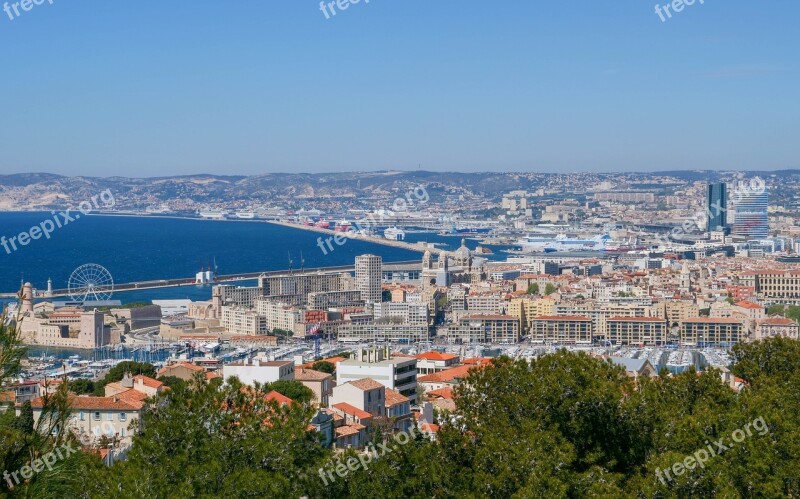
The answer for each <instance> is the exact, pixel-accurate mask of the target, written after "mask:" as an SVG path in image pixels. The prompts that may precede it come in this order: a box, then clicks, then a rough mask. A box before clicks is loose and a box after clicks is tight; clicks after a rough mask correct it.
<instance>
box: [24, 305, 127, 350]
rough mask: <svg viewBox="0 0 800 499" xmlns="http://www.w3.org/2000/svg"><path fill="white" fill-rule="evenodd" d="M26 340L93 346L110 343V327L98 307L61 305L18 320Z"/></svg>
mask: <svg viewBox="0 0 800 499" xmlns="http://www.w3.org/2000/svg"><path fill="white" fill-rule="evenodd" d="M20 329H21V332H22V339H23V341H25V342H26V343H28V344H32V345H45V346H52V347H65V348H81V349H94V348H99V347H102V346H105V345H109V344H111V342H112V341H111V340H112V337H111V328H109V327H107V326H106V325H105V314H104V313H103V312H99V311H97V310H92V311H82V310H81V309H69V310H64V309H61V310H59V311H56V312H54V313H52V314H49V315H48V316H45V317H34V316H32V315H31V316H29V315H26V316H25V317H23V319H22V322H21V324H20Z"/></svg>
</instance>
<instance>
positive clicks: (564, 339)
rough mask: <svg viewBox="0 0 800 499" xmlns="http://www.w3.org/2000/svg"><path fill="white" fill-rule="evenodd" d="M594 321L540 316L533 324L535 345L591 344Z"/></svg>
mask: <svg viewBox="0 0 800 499" xmlns="http://www.w3.org/2000/svg"><path fill="white" fill-rule="evenodd" d="M593 332H594V329H593V326H592V319H591V318H590V317H586V316H577V315H551V316H538V317H535V318H534V319H533V321H532V322H531V330H530V338H531V341H532V342H533V343H559V344H570V345H577V344H591V343H592V336H593Z"/></svg>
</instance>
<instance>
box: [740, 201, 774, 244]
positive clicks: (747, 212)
mask: <svg viewBox="0 0 800 499" xmlns="http://www.w3.org/2000/svg"><path fill="white" fill-rule="evenodd" d="M737 196H738V197H739V201H738V202H737V203H736V219H735V221H734V223H733V235H735V236H741V237H744V238H745V239H747V240H751V239H766V238H767V237H768V236H769V218H768V215H767V208H768V206H769V197H768V194H767V191H766V190H764V191H763V192H755V191H753V192H751V191H746V190H745V191H743V192H741V193H738V194H737Z"/></svg>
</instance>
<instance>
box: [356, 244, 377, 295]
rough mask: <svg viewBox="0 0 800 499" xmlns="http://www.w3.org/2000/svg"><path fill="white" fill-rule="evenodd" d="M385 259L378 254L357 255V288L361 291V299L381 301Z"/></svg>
mask: <svg viewBox="0 0 800 499" xmlns="http://www.w3.org/2000/svg"><path fill="white" fill-rule="evenodd" d="M382 265H383V259H382V258H381V257H379V256H376V255H359V256H357V257H356V265H355V266H356V289H357V290H358V291H361V299H362V300H364V301H365V302H367V303H380V302H381V299H382V288H381V284H382V280H381V279H382V273H381V272H382V269H381V266H382Z"/></svg>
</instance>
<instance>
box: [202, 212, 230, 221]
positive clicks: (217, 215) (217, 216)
mask: <svg viewBox="0 0 800 499" xmlns="http://www.w3.org/2000/svg"><path fill="white" fill-rule="evenodd" d="M198 215H200V216H201V217H203V218H208V219H211V220H224V219H225V218H226V217H227V216H228V212H226V211H222V210H200V211H199V212H198Z"/></svg>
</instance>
